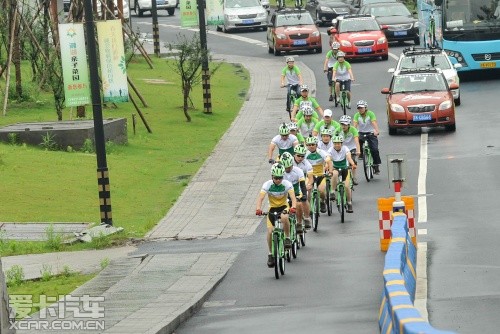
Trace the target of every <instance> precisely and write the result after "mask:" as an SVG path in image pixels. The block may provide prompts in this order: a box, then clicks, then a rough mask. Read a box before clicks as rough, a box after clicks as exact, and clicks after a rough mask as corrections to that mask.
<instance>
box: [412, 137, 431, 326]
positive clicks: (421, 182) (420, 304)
mask: <svg viewBox="0 0 500 334" xmlns="http://www.w3.org/2000/svg"><path fill="white" fill-rule="evenodd" d="M427 136H428V135H427V133H423V134H422V135H421V136H420V165H419V171H418V181H417V183H418V188H417V189H418V218H417V223H418V224H424V223H426V222H427V196H425V195H426V191H427V189H426V182H427ZM417 233H418V235H427V229H418V231H417ZM427 293H428V287H427V242H419V243H418V244H417V287H416V291H415V303H414V305H415V307H416V308H417V310H418V311H419V312H420V315H421V316H422V318H424V319H425V320H426V321H429V312H428V311H427Z"/></svg>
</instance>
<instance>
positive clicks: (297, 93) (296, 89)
mask: <svg viewBox="0 0 500 334" xmlns="http://www.w3.org/2000/svg"><path fill="white" fill-rule="evenodd" d="M292 89H293V90H294V91H295V96H300V85H299V84H297V85H292Z"/></svg>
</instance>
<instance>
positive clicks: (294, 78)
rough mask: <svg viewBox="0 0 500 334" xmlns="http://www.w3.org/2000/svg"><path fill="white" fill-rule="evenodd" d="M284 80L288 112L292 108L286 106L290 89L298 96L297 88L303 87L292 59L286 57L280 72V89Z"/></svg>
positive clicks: (299, 74) (297, 68) (299, 73)
mask: <svg viewBox="0 0 500 334" xmlns="http://www.w3.org/2000/svg"><path fill="white" fill-rule="evenodd" d="M285 79H286V81H287V83H288V85H289V86H288V91H287V93H286V111H288V112H290V108H291V107H292V106H290V105H288V101H290V92H291V91H292V89H293V90H294V91H295V93H297V96H299V95H300V94H299V86H301V85H303V84H304V82H303V80H302V74H301V72H300V69H299V67H298V66H297V65H295V59H294V58H293V57H286V66H285V67H284V68H283V70H281V87H285Z"/></svg>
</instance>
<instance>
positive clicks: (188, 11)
mask: <svg viewBox="0 0 500 334" xmlns="http://www.w3.org/2000/svg"><path fill="white" fill-rule="evenodd" d="M180 1H181V3H180V5H179V8H180V11H181V26H182V27H195V26H198V25H199V23H198V6H197V5H196V1H197V0H180Z"/></svg>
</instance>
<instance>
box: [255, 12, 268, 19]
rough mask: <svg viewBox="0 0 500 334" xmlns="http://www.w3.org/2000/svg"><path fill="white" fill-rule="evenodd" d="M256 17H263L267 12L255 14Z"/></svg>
mask: <svg viewBox="0 0 500 334" xmlns="http://www.w3.org/2000/svg"><path fill="white" fill-rule="evenodd" d="M257 17H260V18H265V17H267V13H266V12H262V13H259V14H257Z"/></svg>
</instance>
